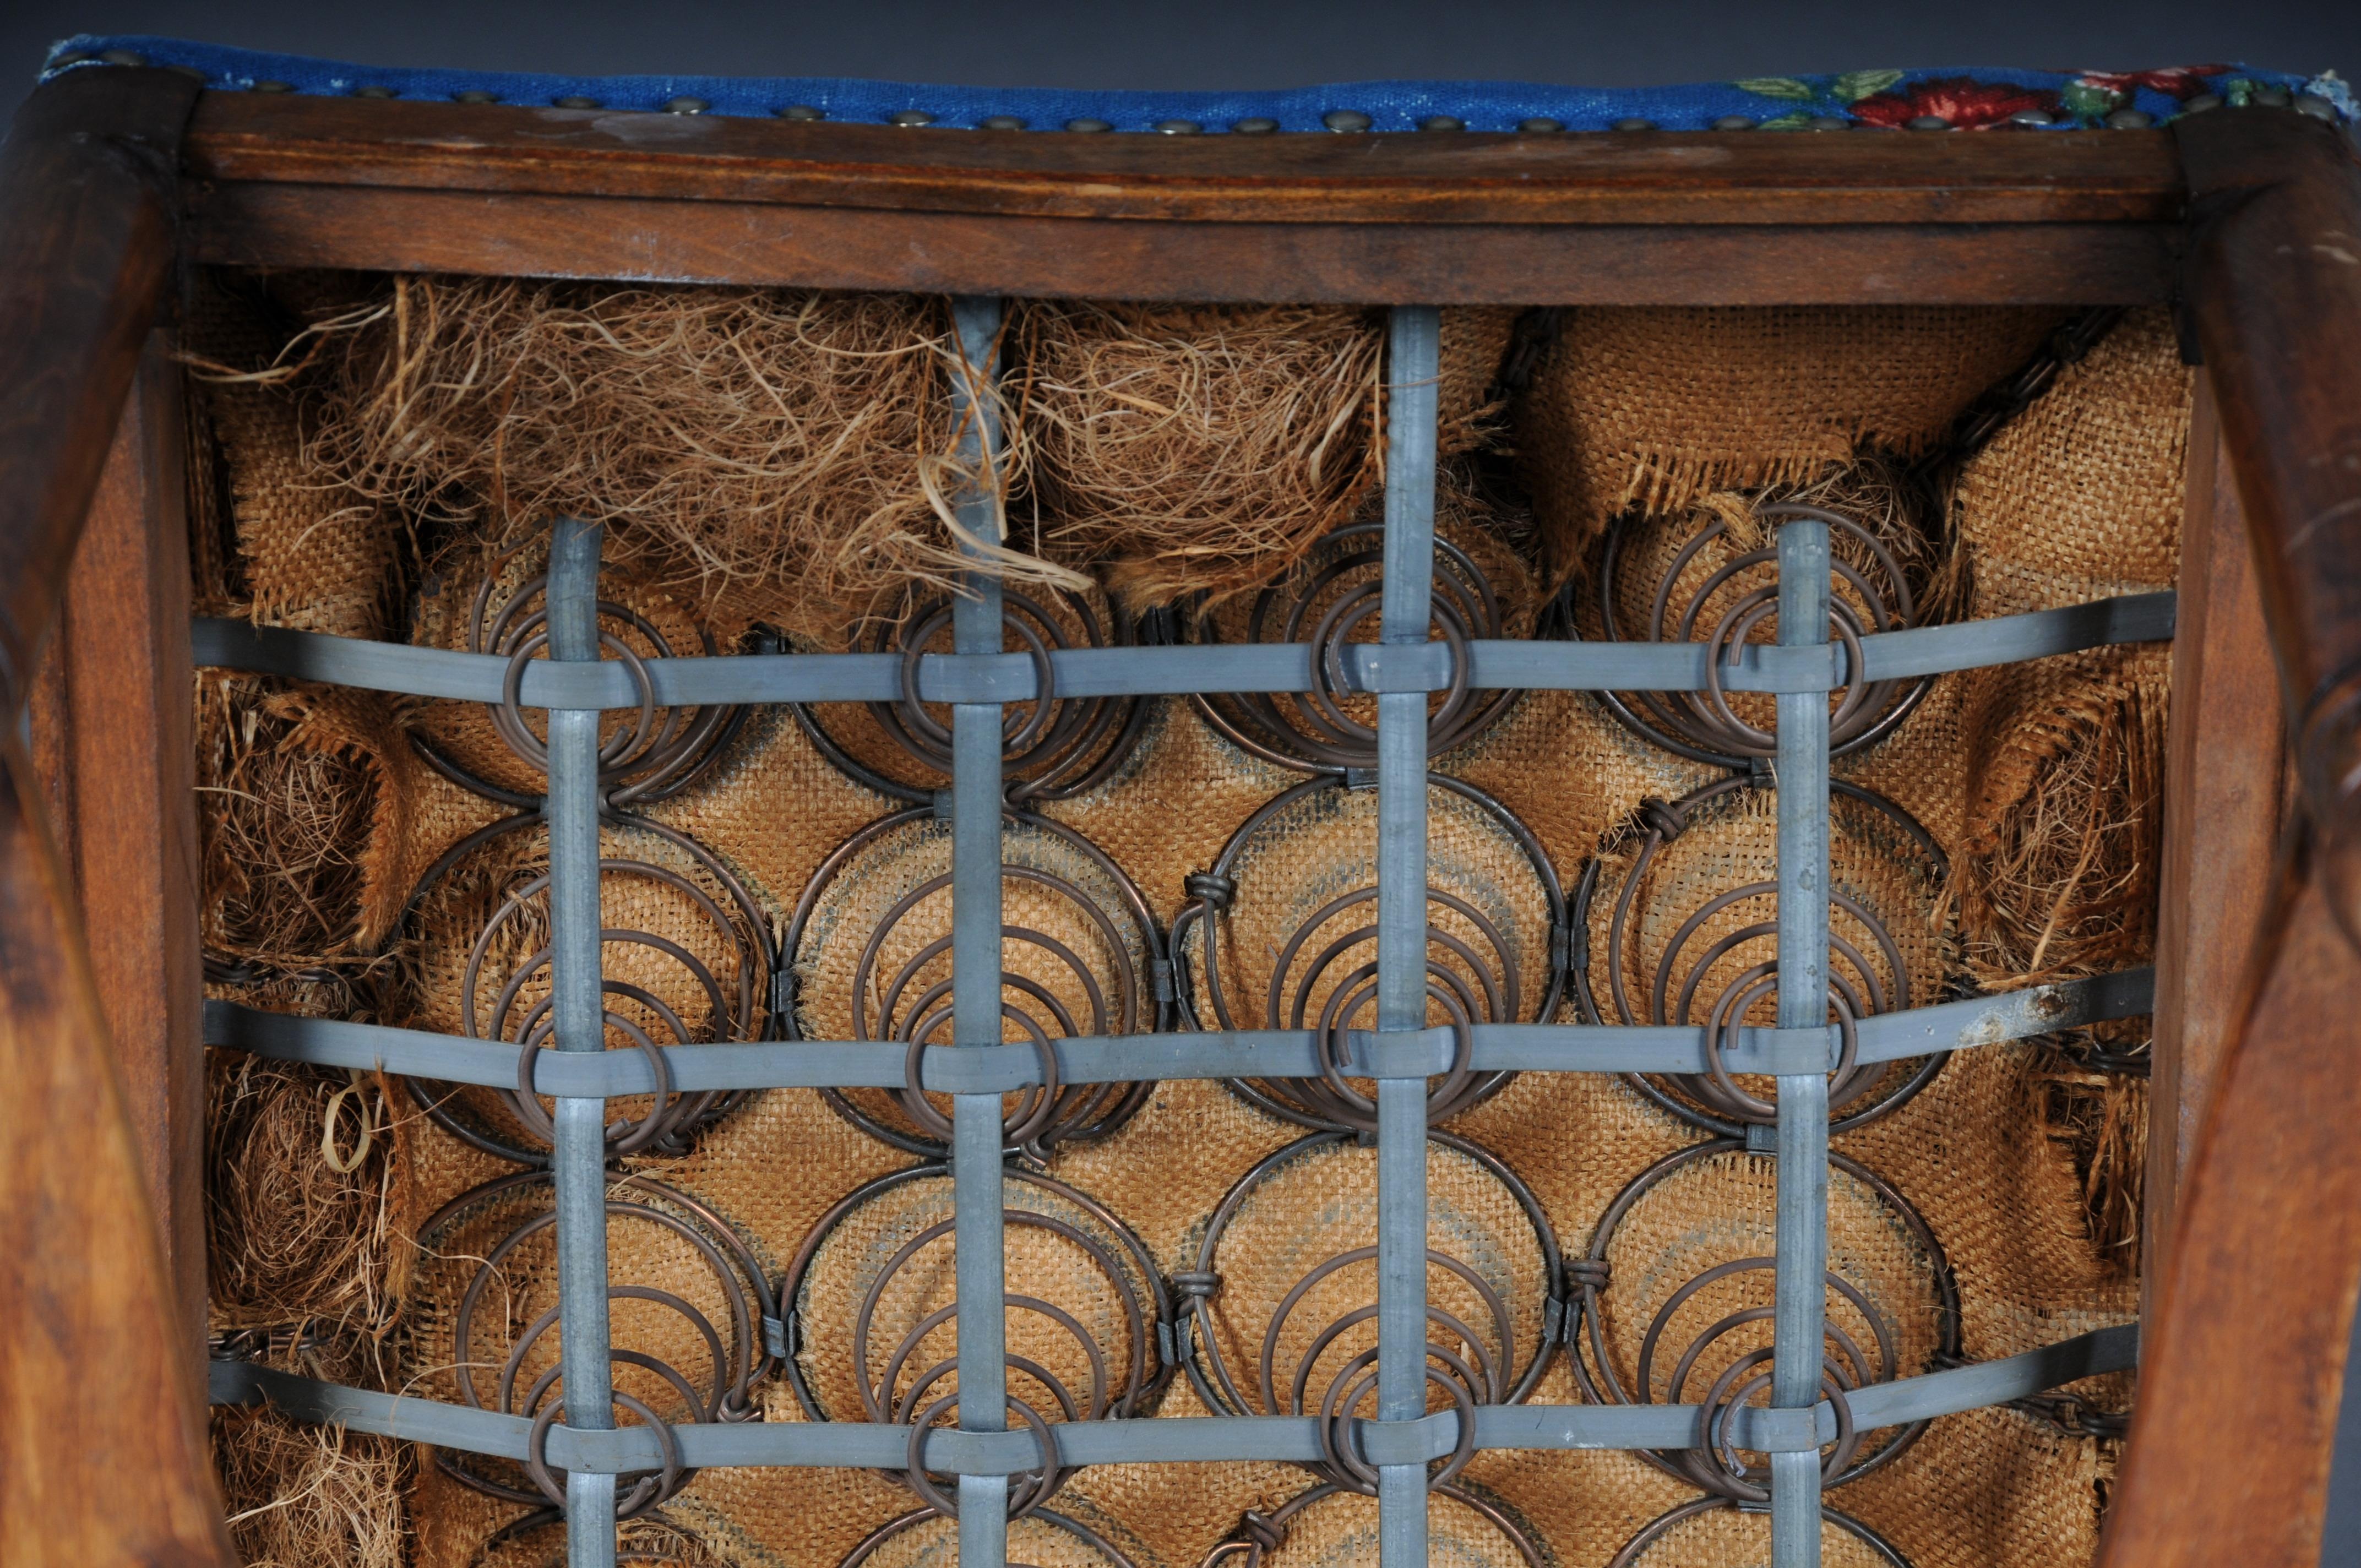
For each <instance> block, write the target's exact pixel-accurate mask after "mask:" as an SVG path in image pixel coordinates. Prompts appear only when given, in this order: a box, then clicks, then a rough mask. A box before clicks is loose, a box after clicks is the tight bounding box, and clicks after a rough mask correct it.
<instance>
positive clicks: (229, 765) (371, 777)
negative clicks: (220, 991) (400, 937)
mask: <svg viewBox="0 0 2361 1568" xmlns="http://www.w3.org/2000/svg"><path fill="white" fill-rule="evenodd" d="M196 694H197V722H196V731H197V788H198V791H199V795H200V798H201V799H202V800H203V801H205V802H207V803H208V804H209V805H210V806H212V809H210V810H206V811H203V812H201V813H200V816H199V823H200V833H201V844H202V849H201V858H202V861H203V884H204V890H205V891H204V899H203V908H202V912H201V916H200V926H201V929H202V933H203V941H204V943H205V945H206V947H207V948H211V949H213V950H214V951H215V952H218V953H226V954H235V955H236V956H237V957H239V958H241V959H247V960H250V961H254V962H259V963H263V964H267V965H269V966H271V967H274V968H278V969H284V970H296V969H305V968H311V967H315V966H319V965H327V964H335V965H352V964H365V963H366V962H367V961H368V956H369V955H371V954H372V953H374V952H375V951H376V949H377V948H379V945H380V944H381V943H382V942H383V941H384V940H385V938H386V937H387V936H388V935H389V934H390V932H391V930H392V928H393V926H394V923H395V921H396V920H397V919H398V918H399V916H400V913H401V901H402V898H403V897H404V895H405V894H407V892H408V890H407V889H406V888H404V887H402V886H401V885H399V871H398V868H397V867H394V866H391V865H390V864H389V863H388V862H389V859H390V851H391V848H392V846H393V845H395V844H397V843H398V842H399V841H400V839H401V837H402V835H403V834H404V832H405V831H406V830H407V826H408V818H409V815H410V793H411V792H410V788H409V785H410V783H411V778H410V775H411V772H412V767H411V762H410V757H409V753H408V749H407V747H406V746H405V745H404V744H403V743H402V740H401V732H400V728H399V726H398V724H397V723H396V721H395V719H394V717H393V713H392V705H391V703H390V701H388V699H386V698H385V697H383V696H379V695H378V694H376V693H373V692H360V691H353V690H349V689H346V688H344V687H336V686H321V685H309V684H302V685H290V684H288V683H284V682H280V681H277V680H273V679H269V678H267V677H260V676H253V675H238V674H227V673H224V672H217V671H211V670H208V671H203V672H201V673H200V674H199V675H198V677H197V683H196Z"/></svg>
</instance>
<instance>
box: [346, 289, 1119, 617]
mask: <svg viewBox="0 0 2361 1568" xmlns="http://www.w3.org/2000/svg"><path fill="white" fill-rule="evenodd" d="M386 305H387V308H386V309H385V310H384V311H383V312H382V313H380V314H379V316H377V317H376V318H375V319H373V320H371V321H369V322H368V323H367V324H366V325H365V326H364V327H362V328H361V329H360V330H358V331H357V332H355V333H354V334H351V335H350V337H349V339H348V340H347V342H346V344H345V345H344V346H343V348H342V350H341V352H339V353H338V354H337V355H336V356H335V367H334V371H335V385H334V389H333V390H332V392H331V393H330V395H329V396H328V398H327V400H326V403H325V406H324V417H323V422H322V425H321V428H320V430H319V432H318V434H317V437H316V438H315V440H314V442H313V444H312V447H311V448H310V452H309V455H310V456H311V457H312V459H313V462H314V464H315V465H316V466H318V467H319V468H320V469H321V470H323V471H324V472H327V473H331V474H335V475H337V476H339V477H342V478H343V479H344V480H345V481H346V483H347V484H349V485H350V487H351V488H353V489H354V490H355V491H357V493H360V494H363V495H367V496H369V497H371V498H373V499H378V500H380V501H382V502H383V503H385V504H387V505H390V506H397V507H400V508H401V509H403V510H406V511H408V512H411V513H412V514H414V515H417V516H420V517H422V518H424V519H426V520H429V521H443V522H467V523H470V524H473V525H476V526H478V527H479V528H481V529H482V530H483V531H485V532H489V533H491V534H495V535H497V534H501V533H505V532H509V531H510V530H511V529H513V528H516V527H519V526H522V525H534V526H538V525H539V524H541V523H542V522H543V521H544V520H546V519H548V518H550V517H554V516H572V517H578V518H583V519H586V520H588V521H598V522H603V523H606V524H608V525H609V558H610V559H611V560H612V561H614V562H615V563H616V564H618V565H622V566H624V567H625V568H626V569H628V570H630V571H631V572H632V573H634V574H635V575H638V576H643V577H645V578H647V579H648V580H650V581H652V582H653V583H655V584H657V585H658V586H660V587H664V588H666V589H667V590H669V591H671V592H674V593H675V594H677V595H678V596H679V597H681V598H683V599H685V600H686V601H688V602H690V603H693V604H695V605H697V607H698V608H699V610H700V612H701V613H702V614H703V615H705V616H706V617H707V618H708V619H709V620H710V621H711V622H712V623H713V625H714V626H715V628H716V630H717V631H718V632H719V633H720V634H721V635H722V637H723V638H724V640H725V641H728V640H730V639H733V638H734V637H735V635H736V633H737V632H738V631H739V630H742V629H743V628H744V627H745V626H747V625H749V624H751V623H752V622H754V621H757V620H766V621H770V622H772V623H774V624H775V625H777V626H779V627H780V628H782V629H784V630H788V631H792V632H795V633H797V634H799V635H802V636H806V637H809V638H811V639H813V640H814V641H818V642H821V643H823V644H826V645H829V646H836V645H840V644H841V642H842V641H843V639H844V636H845V631H846V628H847V626H848V624H850V623H853V622H857V621H859V620H862V618H863V617H865V616H867V615H869V614H870V613H872V612H873V610H875V609H877V608H878V607H879V605H880V602H881V601H884V600H888V599H891V598H895V597H897V596H898V594H899V593H900V592H901V591H902V590H903V589H905V588H906V587H908V585H909V584H910V583H911V582H912V581H913V580H917V581H925V582H931V583H935V584H938V585H941V586H946V587H947V586H949V584H950V581H951V579H952V576H953V575H954V574H955V573H956V572H957V571H959V570H961V569H962V568H966V567H972V566H973V565H975V563H974V562H973V561H972V560H970V559H967V558H965V557H963V556H962V555H961V544H962V543H966V544H969V545H972V546H974V547H976V548H978V549H980V550H982V551H983V552H984V553H985V554H987V555H989V557H990V560H989V562H988V564H987V569H990V570H994V571H998V572H1000V573H1002V574H1004V575H1005V576H1009V577H1011V578H1015V579H1029V580H1035V581H1042V582H1049V583H1070V582H1071V581H1072V579H1071V576H1070V575H1069V574H1067V573H1065V572H1063V571H1061V570H1060V569H1058V568H1056V567H1053V566H1050V565H1047V564H1045V563H1043V562H1041V561H1038V560H1037V559H1034V558H1032V557H1030V556H1027V555H1023V554H1017V553H1016V552H1010V551H1004V550H1003V549H1001V547H1000V545H999V543H998V541H997V540H995V539H968V540H965V541H962V539H961V537H960V534H959V531H958V529H957V526H956V524H955V522H954V521H953V517H952V511H951V502H950V496H951V494H952V493H953V491H954V490H956V489H957V488H958V487H959V485H960V483H961V478H962V472H961V468H960V466H959V465H958V463H957V462H956V460H955V459H954V458H953V456H952V453H953V451H954V450H955V444H956V441H957V436H958V422H957V420H956V419H955V417H954V416H953V415H952V413H951V412H950V397H949V389H950V372H951V370H952V368H953V366H954V363H955V360H956V356H957V354H958V349H957V346H956V343H955V340H954V339H953V338H952V337H951V336H950V332H949V323H948V322H947V321H946V320H945V318H944V314H943V311H942V307H941V305H940V304H939V302H935V301H932V300H928V299H921V298H917V297H913V296H907V295H897V294H829V293H819V292H814V291H787V290H777V291H760V290H725V289H695V288H672V287H639V288H618V287H614V286H612V285H607V284H583V283H533V282H526V281H521V280H513V279H448V278H436V277H405V278H396V279H394V280H392V282H391V284H390V290H389V292H388V296H387V300H386ZM1012 461H1013V460H1012ZM967 477H972V478H978V479H980V480H982V481H983V482H984V483H986V484H988V485H990V486H991V487H992V488H995V489H996V488H999V487H1000V486H1001V485H1002V484H1003V483H1005V477H1006V468H1005V466H1004V467H1003V469H1002V471H1001V472H1000V473H997V474H983V475H975V476H967Z"/></svg>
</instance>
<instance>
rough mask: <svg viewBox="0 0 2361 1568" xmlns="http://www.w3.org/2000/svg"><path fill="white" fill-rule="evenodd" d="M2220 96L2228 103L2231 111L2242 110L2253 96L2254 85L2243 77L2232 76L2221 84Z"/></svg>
mask: <svg viewBox="0 0 2361 1568" xmlns="http://www.w3.org/2000/svg"><path fill="white" fill-rule="evenodd" d="M2222 96H2223V97H2224V98H2226V99H2228V100H2229V101H2230V107H2232V108H2233V109H2243V108H2245V107H2246V104H2248V103H2249V102H2250V101H2251V100H2252V99H2253V98H2254V96H2255V84H2254V82H2253V81H2252V80H2250V79H2249V78H2247V77H2244V76H2233V77H2232V78H2230V80H2229V81H2227V82H2224V83H2223V84H2222Z"/></svg>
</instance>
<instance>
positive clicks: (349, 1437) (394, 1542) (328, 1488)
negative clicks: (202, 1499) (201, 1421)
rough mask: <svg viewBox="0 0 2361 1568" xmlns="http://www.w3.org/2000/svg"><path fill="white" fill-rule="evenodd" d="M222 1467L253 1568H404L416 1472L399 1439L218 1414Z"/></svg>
mask: <svg viewBox="0 0 2361 1568" xmlns="http://www.w3.org/2000/svg"><path fill="white" fill-rule="evenodd" d="M213 1447H214V1474H215V1475H216V1476H217V1477H218V1478H219V1479H220V1482H221V1488H222V1503H223V1506H224V1507H225V1508H226V1509H227V1510H228V1514H229V1533H230V1542H231V1544H232V1545H234V1546H235V1547H236V1549H237V1554H238V1561H239V1562H241V1563H244V1564H245V1565H246V1568H403V1563H404V1560H405V1557H406V1553H407V1546H408V1541H409V1536H410V1531H409V1529H408V1525H407V1522H406V1519H405V1517H404V1516H405V1509H404V1508H403V1506H402V1493H403V1488H404V1486H405V1484H406V1483H407V1480H408V1474H409V1471H410V1469H411V1464H410V1462H409V1460H408V1458H407V1456H406V1453H405V1449H404V1445H402V1444H401V1443H397V1442H394V1441H393V1440H391V1439H390V1438H382V1437H368V1436H364V1435H361V1434H358V1433H347V1432H346V1431H345V1429H344V1428H342V1427H336V1426H313V1425H309V1424H306V1423H303V1422H299V1421H295V1420H291V1419H289V1418H288V1417H286V1416H282V1415H280V1414H279V1413H278V1412H277V1411H276V1410H271V1409H258V1410H241V1409H216V1410H215V1411H214V1415H213Z"/></svg>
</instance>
